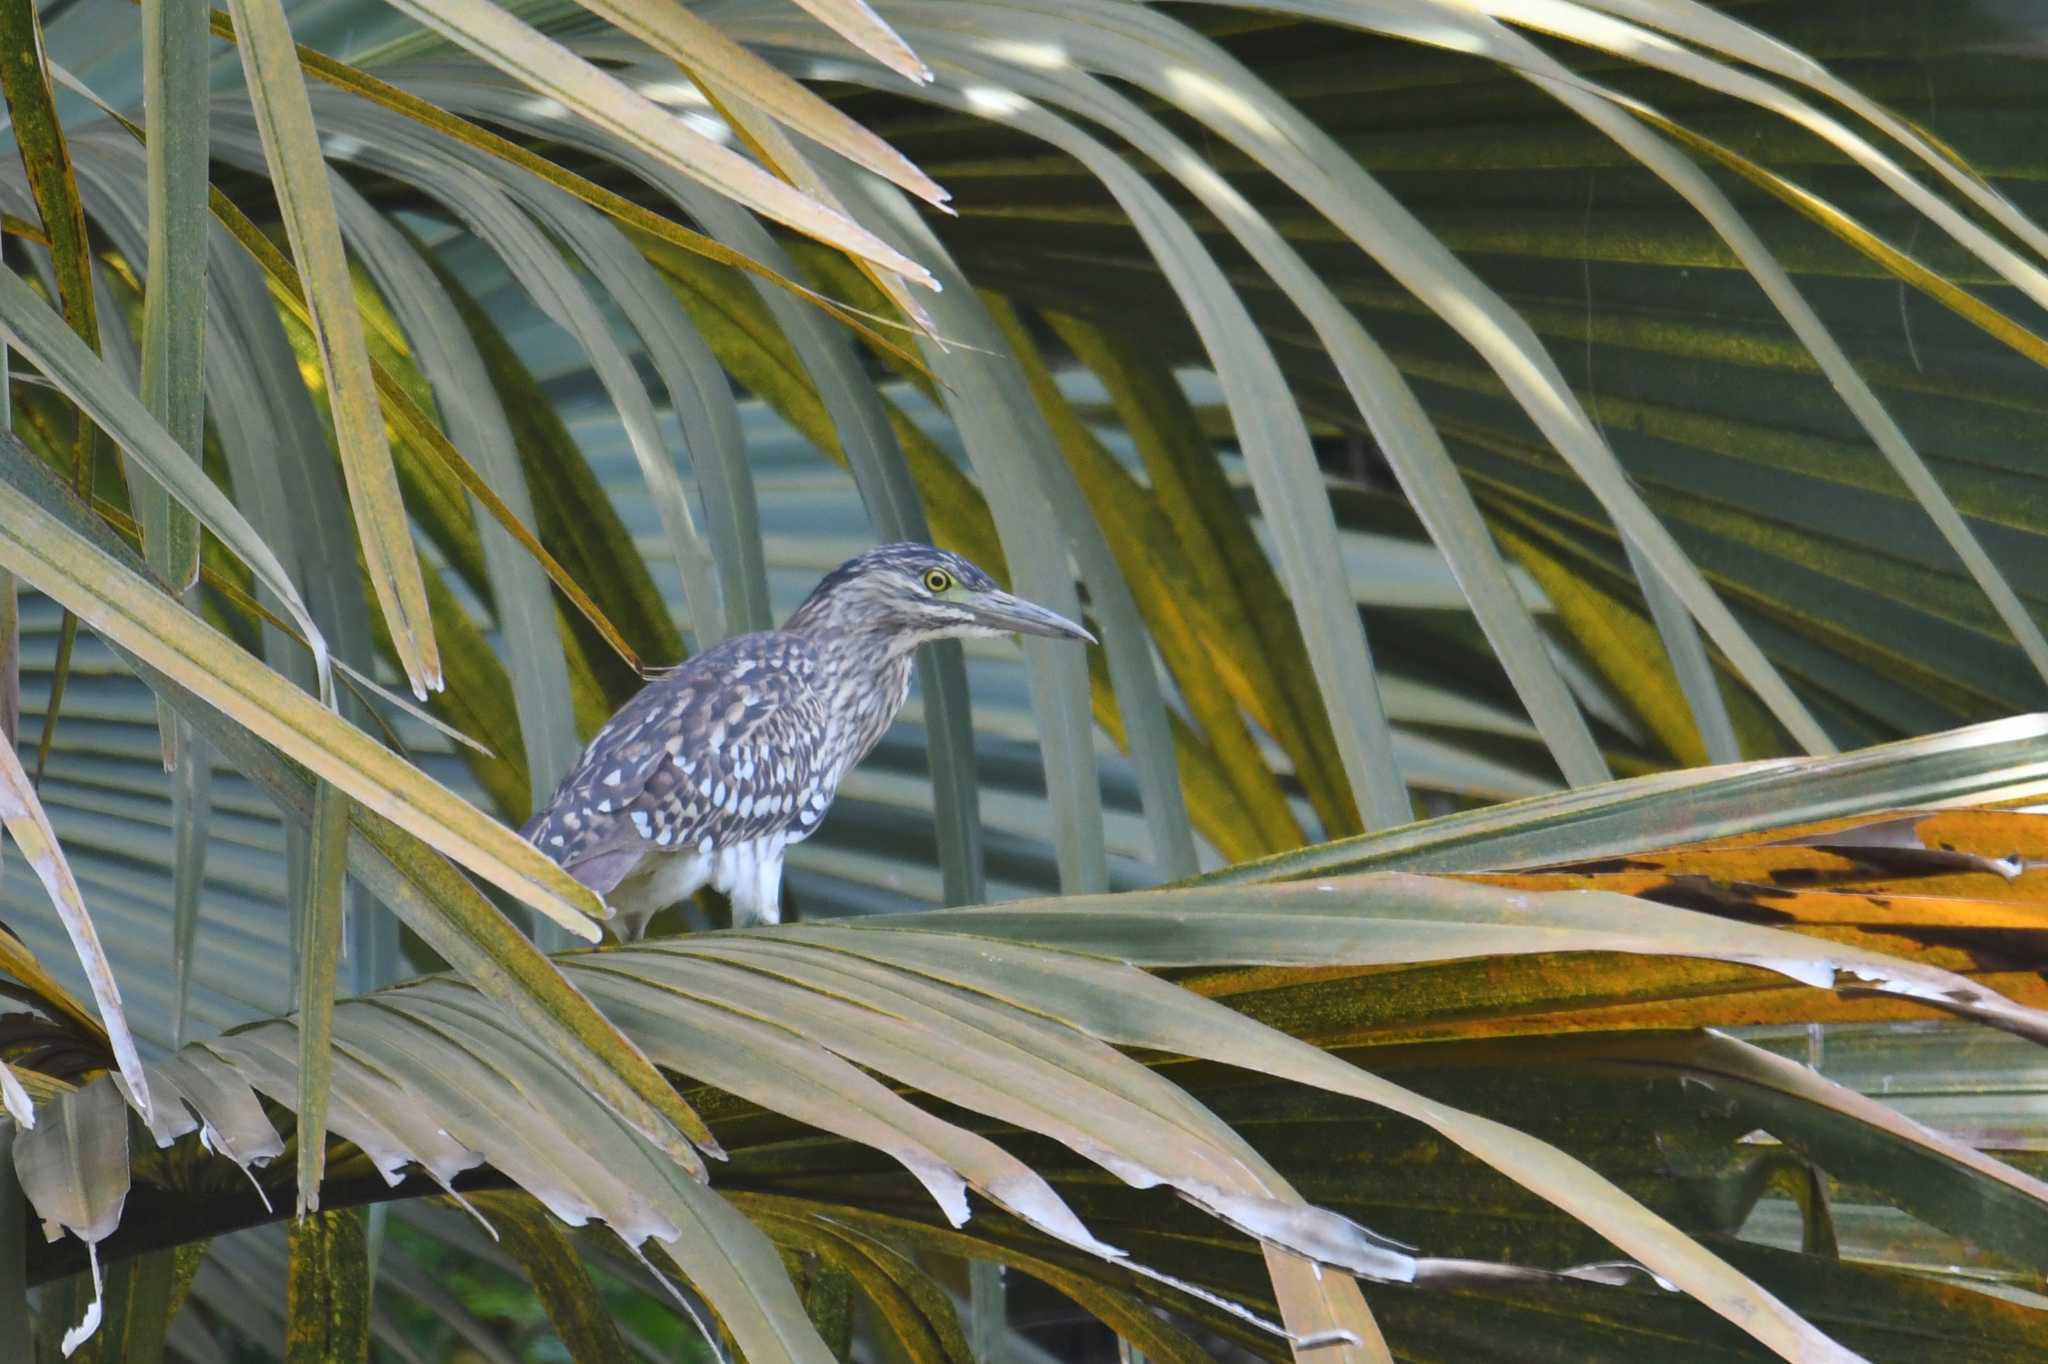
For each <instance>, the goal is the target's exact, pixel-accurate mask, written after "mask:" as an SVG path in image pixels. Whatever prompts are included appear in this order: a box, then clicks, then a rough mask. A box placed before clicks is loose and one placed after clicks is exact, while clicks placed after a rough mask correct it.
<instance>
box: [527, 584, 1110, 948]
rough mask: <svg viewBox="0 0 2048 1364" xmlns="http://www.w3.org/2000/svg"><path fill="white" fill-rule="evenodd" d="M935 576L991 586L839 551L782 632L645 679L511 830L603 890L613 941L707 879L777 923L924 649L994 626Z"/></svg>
mask: <svg viewBox="0 0 2048 1364" xmlns="http://www.w3.org/2000/svg"><path fill="white" fill-rule="evenodd" d="M933 573H943V574H944V575H949V579H950V580H953V581H957V582H958V583H959V584H960V585H961V586H962V587H964V588H966V589H968V590H970V591H972V592H977V593H983V594H989V595H994V596H1001V594H1000V593H999V592H997V591H996V590H995V585H994V584H993V583H992V582H990V581H989V580H988V576H987V575H986V574H984V573H982V572H981V570H979V569H978V568H976V567H974V565H972V564H970V563H968V562H967V561H965V560H964V559H961V558H959V557H958V556H957V555H952V554H947V553H945V552H944V551H942V550H936V549H933V548H931V547H930V546H926V545H890V546H884V547H883V548H881V549H878V550H874V551H871V552H870V553H868V554H866V555H862V556H860V557H859V558H857V559H854V560H851V561H849V562H848V563H847V564H845V565H843V566H841V567H840V568H839V569H837V570H835V571H834V572H833V573H831V574H829V575H827V576H826V578H825V579H824V581H823V582H821V583H820V584H819V585H818V588H817V590H816V591H814V592H813V593H812V594H811V596H810V597H809V598H808V599H807V600H806V601H805V602H804V604H803V605H802V606H801V607H799V608H798V609H797V611H796V613H795V614H794V615H793V616H791V617H790V620H789V622H788V624H787V625H786V626H785V627H784V628H783V629H781V630H773V631H765V632H762V633H759V634H752V635H741V636H738V637H735V638H733V639H729V640H726V641H724V642H723V643H720V644H718V645H715V646H713V647H712V648H710V649H707V650H705V651H704V652H703V653H701V654H699V655H697V656H696V657H695V658H692V659H691V660H689V661H688V662H687V663H685V664H683V665H682V666H681V667H679V668H676V669H675V670H674V671H672V672H670V673H669V674H668V675H666V676H664V677H661V678H659V679H657V680H655V681H653V682H651V683H649V684H648V685H647V686H646V687H644V688H642V689H641V691H640V693H639V694H638V695H636V696H635V697H633V699H632V700H630V701H628V702H627V703H626V704H625V706H623V707H622V708H621V709H620V711H619V713H618V714H617V715H616V716H614V717H613V718H612V719H611V720H610V721H609V722H608V723H607V724H606V725H605V726H604V728H603V729H601V730H600V731H599V732H598V735H597V737H596V738H595V739H593V740H592V741H591V743H590V746H589V747H588V748H587V749H586V750H585V751H584V753H583V755H582V757H581V758H580V759H579V760H578V762H577V764H576V766H575V768H574V769H573V770H572V771H571V772H570V773H569V775H568V776H567V777H566V778H565V779H564V780H563V782H562V784H561V786H560V787H559V788H558V789H557V790H556V792H555V794H554V796H553V798H552V799H551V800H550V801H549V803H548V805H547V806H546V808H545V809H543V810H542V811H540V812H539V813H538V814H536V815H535V816H534V818H533V819H532V820H530V821H529V822H528V823H527V825H526V827H525V828H524V829H523V830H522V832H523V833H524V834H525V836H526V837H527V838H528V840H529V841H531V842H533V843H534V844H535V845H536V846H538V847H540V848H542V849H543V850H544V851H546V852H547V853H548V854H549V855H550V856H551V857H553V858H554V859H555V860H556V861H557V862H559V863H560V864H561V865H562V866H563V867H564V868H565V869H566V870H568V871H569V872H570V874H572V875H573V876H575V877H576V878H577V879H578V880H579V881H582V882H583V883H584V884H585V885H587V886H589V887H590V888H591V889H593V890H595V891H597V892H598V893H600V894H602V895H605V896H606V897H608V899H609V900H610V901H611V902H612V904H613V907H614V908H615V909H616V910H619V911H620V912H621V913H622V915H623V917H625V919H626V920H627V922H626V925H625V931H622V933H621V936H622V937H631V936H637V935H638V931H639V929H640V928H641V927H643V926H644V923H645V920H646V918H647V917H649V916H651V915H652V913H653V912H654V911H655V910H657V909H660V908H661V907H663V906H665V905H668V904H672V903H674V902H675V901H676V900H678V899H680V898H682V897H683V896H686V895H688V894H690V893H692V892H693V891H695V890H696V889H697V888H698V887H700V886H704V885H707V884H708V885H711V886H713V887H715V888H717V889H719V890H722V891H724V892H725V893H726V894H727V895H729V896H730V897H731V899H732V903H733V910H734V916H735V920H736V921H739V922H744V921H747V920H752V919H758V920H766V921H768V922H774V921H775V920H777V919H778V918H779V917H780V902H779V897H780V887H781V882H782V865H783V860H784V857H785V856H786V854H787V852H788V849H789V848H790V846H791V845H793V844H795V843H798V842H801V841H802V840H803V839H805V838H808V837H809V836H810V835H811V834H813V833H815V832H816V831H817V828H818V826H819V825H820V823H821V822H822V821H823V819H824V816H825V813H826V811H827V810H828V809H829V808H830V806H831V804H832V800H833V797H834V795H835V794H836V793H837V792H838V789H839V784H840V781H841V779H842V778H844V776H845V775H846V773H847V771H848V770H849V769H851V768H852V767H853V766H854V764H856V763H858V762H859V761H860V760H861V759H862V758H863V757H864V756H865V755H866V754H867V753H868V751H869V750H870V749H872V748H873V747H874V745H875V744H876V742H877V741H879V740H880V739H881V737H882V734H883V732H884V731H885V730H887V728H888V727H889V724H890V723H891V722H892V721H893V720H894V719H895V717H896V714H897V712H898V711H899V710H900V709H901V708H902V705H903V701H904V699H905V697H906V696H907V695H908V693H909V690H910V673H911V661H912V657H913V655H914V653H915V650H916V648H917V646H918V644H920V643H922V642H924V641H925V640H929V639H937V638H945V637H948V636H955V635H961V634H973V633H983V634H996V633H1002V631H1001V630H999V629H994V628H989V629H979V628H976V627H973V626H972V622H971V616H970V614H969V613H967V612H965V611H964V610H962V609H961V608H959V607H957V606H951V605H948V604H947V603H945V602H944V601H942V600H940V599H939V598H938V597H937V596H935V595H934V594H932V593H928V592H925V591H924V590H923V589H922V588H921V587H920V586H919V583H920V582H921V581H923V580H924V579H925V578H926V577H927V576H928V575H931V574H933ZM1009 600H1011V601H1012V602H1014V599H1009ZM1062 624H1064V623H1063V622H1062ZM1018 628H1022V627H1018ZM1069 628H1071V627H1069Z"/></svg>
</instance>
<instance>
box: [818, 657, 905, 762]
mask: <svg viewBox="0 0 2048 1364" xmlns="http://www.w3.org/2000/svg"><path fill="white" fill-rule="evenodd" d="M805 635H806V637H807V638H808V639H809V640H810V641H811V644H812V646H813V647H815V648H816V649H817V650H818V653H819V656H820V661H821V662H822V663H823V664H824V668H823V673H824V675H825V676H826V677H828V678H830V679H832V680H831V683H830V686H831V689H832V693H833V694H832V695H831V697H830V698H829V700H828V703H829V704H830V705H831V707H832V711H833V714H834V715H836V716H838V717H839V719H840V723H842V724H844V725H845V726H846V727H847V728H846V731H845V732H846V734H847V736H848V738H849V740H850V755H849V757H848V759H847V765H848V766H851V765H852V764H854V763H857V762H859V761H860V760H861V758H863V757H865V756H866V754H867V752H868V750H869V749H871V748H873V747H874V746H875V745H876V744H877V743H878V742H880V740H881V738H882V735H883V734H884V733H885V732H886V731H887V730H888V728H889V726H890V725H891V724H892V723H894V722H895V719H896V713H897V712H898V711H900V710H902V709H903V702H904V699H905V698H906V697H908V696H909V694H910V669H911V664H912V661H913V660H914V658H915V656H916V652H917V646H916V644H915V643H914V642H912V641H909V640H901V639H892V638H889V637H886V636H881V637H878V636H876V635H875V634H872V633H868V632H858V631H842V630H809V631H806V632H805Z"/></svg>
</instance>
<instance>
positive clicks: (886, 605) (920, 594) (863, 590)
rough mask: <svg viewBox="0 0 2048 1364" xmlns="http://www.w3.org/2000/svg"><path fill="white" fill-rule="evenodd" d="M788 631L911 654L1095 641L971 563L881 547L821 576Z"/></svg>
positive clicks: (919, 548) (936, 552) (910, 548)
mask: <svg viewBox="0 0 2048 1364" xmlns="http://www.w3.org/2000/svg"><path fill="white" fill-rule="evenodd" d="M788 628H789V629H792V630H805V631H833V632H846V633H851V634H862V633H872V634H877V635H881V636H883V637H885V638H886V639H887V640H888V641H889V642H890V644H891V645H892V646H895V647H898V648H903V649H910V648H915V647H916V646H917V645H919V644H923V643H925V642H926V641H928V640H935V639H967V638H972V637H977V636H982V637H985V636H994V635H1048V636H1051V637H1053V638H1057V639H1084V640H1087V641H1088V642H1089V643H1090V644H1093V643H1094V642H1095V636H1093V635H1091V634H1089V633H1088V632H1087V631H1086V630H1083V629H1082V628H1081V627H1080V626H1078V625H1076V624H1074V623H1073V622H1072V621H1070V620H1068V619H1067V618H1066V617H1065V616H1062V615H1060V614H1058V613H1057V612H1053V611H1048V610H1046V609H1045V608H1044V607H1043V606H1039V605H1036V604H1034V603H1032V602H1028V601H1025V600H1024V599H1023V598H1022V597H1014V596H1011V595H1010V594H1009V593H1008V592H1005V591H1003V590H1002V589H1001V588H999V587H997V586H996V585H995V581H994V580H993V579H992V578H990V577H989V576H988V574H986V573H984V572H982V571H981V570H980V569H979V568H977V567H975V565H973V564H972V563H970V562H968V561H967V560H965V559H963V558H961V557H960V556H959V555H957V554H952V553H949V552H947V551H946V550H943V549H934V548H933V547H932V546H930V545H919V544H910V543H904V544H895V545H882V546H880V547H879V548H876V549H871V550H869V551H868V552H867V553H865V554H862V555H858V556H856V557H855V558H852V559H848V560H847V561H846V562H845V563H843V564H841V565H840V566H839V567H837V568H835V569H833V570H832V571H831V572H830V573H828V574H826V575H825V577H824V579H823V580H822V581H821V582H819V584H818V585H817V587H816V588H814V589H813V590H812V592H811V595H810V596H809V597H807V598H805V600H804V604H803V605H802V606H799V607H798V608H797V609H796V613H795V614H794V615H792V616H791V617H790V618H789V625H788Z"/></svg>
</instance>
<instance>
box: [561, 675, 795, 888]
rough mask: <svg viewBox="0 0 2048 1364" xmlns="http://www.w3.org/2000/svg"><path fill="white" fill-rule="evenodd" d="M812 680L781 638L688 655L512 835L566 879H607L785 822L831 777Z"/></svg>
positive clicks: (630, 706) (596, 742)
mask: <svg viewBox="0 0 2048 1364" xmlns="http://www.w3.org/2000/svg"><path fill="white" fill-rule="evenodd" d="M818 669H819V661H818V658H817V654H816V651H815V650H813V649H812V648H811V646H810V645H809V644H808V643H806V642H805V641H804V640H803V639H801V638H799V637H793V636H789V635H753V636H741V637H739V638H737V639H731V640H727V641H725V643H723V644H721V645H719V646H718V647H716V648H714V649H711V650H708V651H706V652H705V653H702V654H699V655H698V656H697V657H696V658H693V659H691V660H690V661H689V662H688V663H687V664H685V665H684V666H683V667H681V668H679V669H677V670H676V671H675V672H674V673H671V674H670V675H669V676H667V677H664V678H662V679H661V680H660V681H658V682H655V683H653V684H651V685H650V686H648V687H647V688H646V689H644V690H643V691H642V692H641V693H640V694H639V695H638V696H636V697H634V698H633V699H632V700H631V701H629V702H628V703H627V704H626V705H625V707H624V708H622V709H621V710H620V711H619V713H618V714H617V715H616V716H614V717H613V719H612V721H611V723H610V724H608V725H606V726H605V727H604V729H603V730H601V731H599V733H598V735H597V737H596V738H595V739H592V740H591V742H590V747H589V748H588V749H586V750H585V751H584V754H583V757H582V758H581V759H580V760H579V762H578V763H577V766H576V769H575V770H574V771H573V772H572V773H570V775H569V777H568V778H567V779H566V780H564V781H563V783H562V785H561V787H560V789H558V790H557V791H556V792H555V795H554V798H553V799H552V800H551V801H549V803H548V806H547V808H546V809H545V810H543V811H541V812H540V813H539V814H538V815H536V816H534V818H533V819H532V820H530V821H528V823H527V825H526V827H525V828H524V829H523V830H521V832H522V833H523V834H524V835H525V836H526V837H527V839H528V840H530V841H531V842H532V843H534V844H535V845H536V846H537V847H539V848H540V849H541V851H542V852H544V853H546V854H547V855H548V856H549V857H551V858H553V859H554V860H555V861H556V862H559V863H560V864H561V865H562V866H563V868H564V869H566V870H567V871H569V872H570V873H571V874H572V875H574V874H575V873H576V872H577V869H578V867H579V865H583V864H591V865H592V866H593V869H594V867H595V864H597V863H598V862H600V861H602V862H603V863H604V864H605V865H606V866H607V868H616V867H617V864H618V863H619V860H620V859H619V857H618V854H620V853H622V852H629V851H633V850H640V851H643V852H648V853H653V852H698V851H707V852H708V851H712V850H715V849H718V848H725V847H732V846H734V845H736V844H740V843H746V842H751V841H752V840H754V839H756V838H760V837H762V836H764V835H767V834H770V833H773V832H776V831H777V830H780V829H783V828H785V827H787V826H789V825H792V824H795V823H797V822H798V820H799V818H800V816H801V814H802V812H803V810H804V809H805V807H806V803H807V802H811V801H813V800H817V799H818V797H819V794H820V792H821V790H822V788H823V787H824V785H825V783H826V782H827V781H829V779H830V777H831V775H832V774H830V773H828V772H825V771H823V770H822V766H823V758H824V753H823V750H824V749H825V747H826V743H825V741H826V737H827V727H828V725H829V723H830V714H829V712H828V710H827V708H826V706H825V703H824V698H823V697H822V696H821V695H820V694H819V692H818V690H817V689H816V688H815V687H814V686H813V679H815V678H816V677H817V676H818ZM830 799H831V793H830V791H829V790H826V791H823V800H822V801H820V802H819V803H818V804H817V806H816V810H817V811H819V812H822V810H823V808H824V802H829V800H830ZM815 818H816V815H815V814H814V815H813V819H815ZM622 874H623V872H622V871H621V872H619V873H618V874H608V875H607V876H606V877H605V878H604V879H606V880H607V881H610V882H614V883H615V882H616V881H617V880H618V876H619V875H622ZM609 888H610V887H609V885H607V886H606V887H605V889H607V890H608V889H609Z"/></svg>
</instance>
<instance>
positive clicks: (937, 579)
mask: <svg viewBox="0 0 2048 1364" xmlns="http://www.w3.org/2000/svg"><path fill="white" fill-rule="evenodd" d="M952 585H953V575H952V574H950V573H948V572H946V570H945V569H943V568H928V569H926V570H925V571H924V588H925V591H927V592H934V593H936V592H944V591H945V590H946V589H947V588H949V587H951V586H952Z"/></svg>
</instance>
